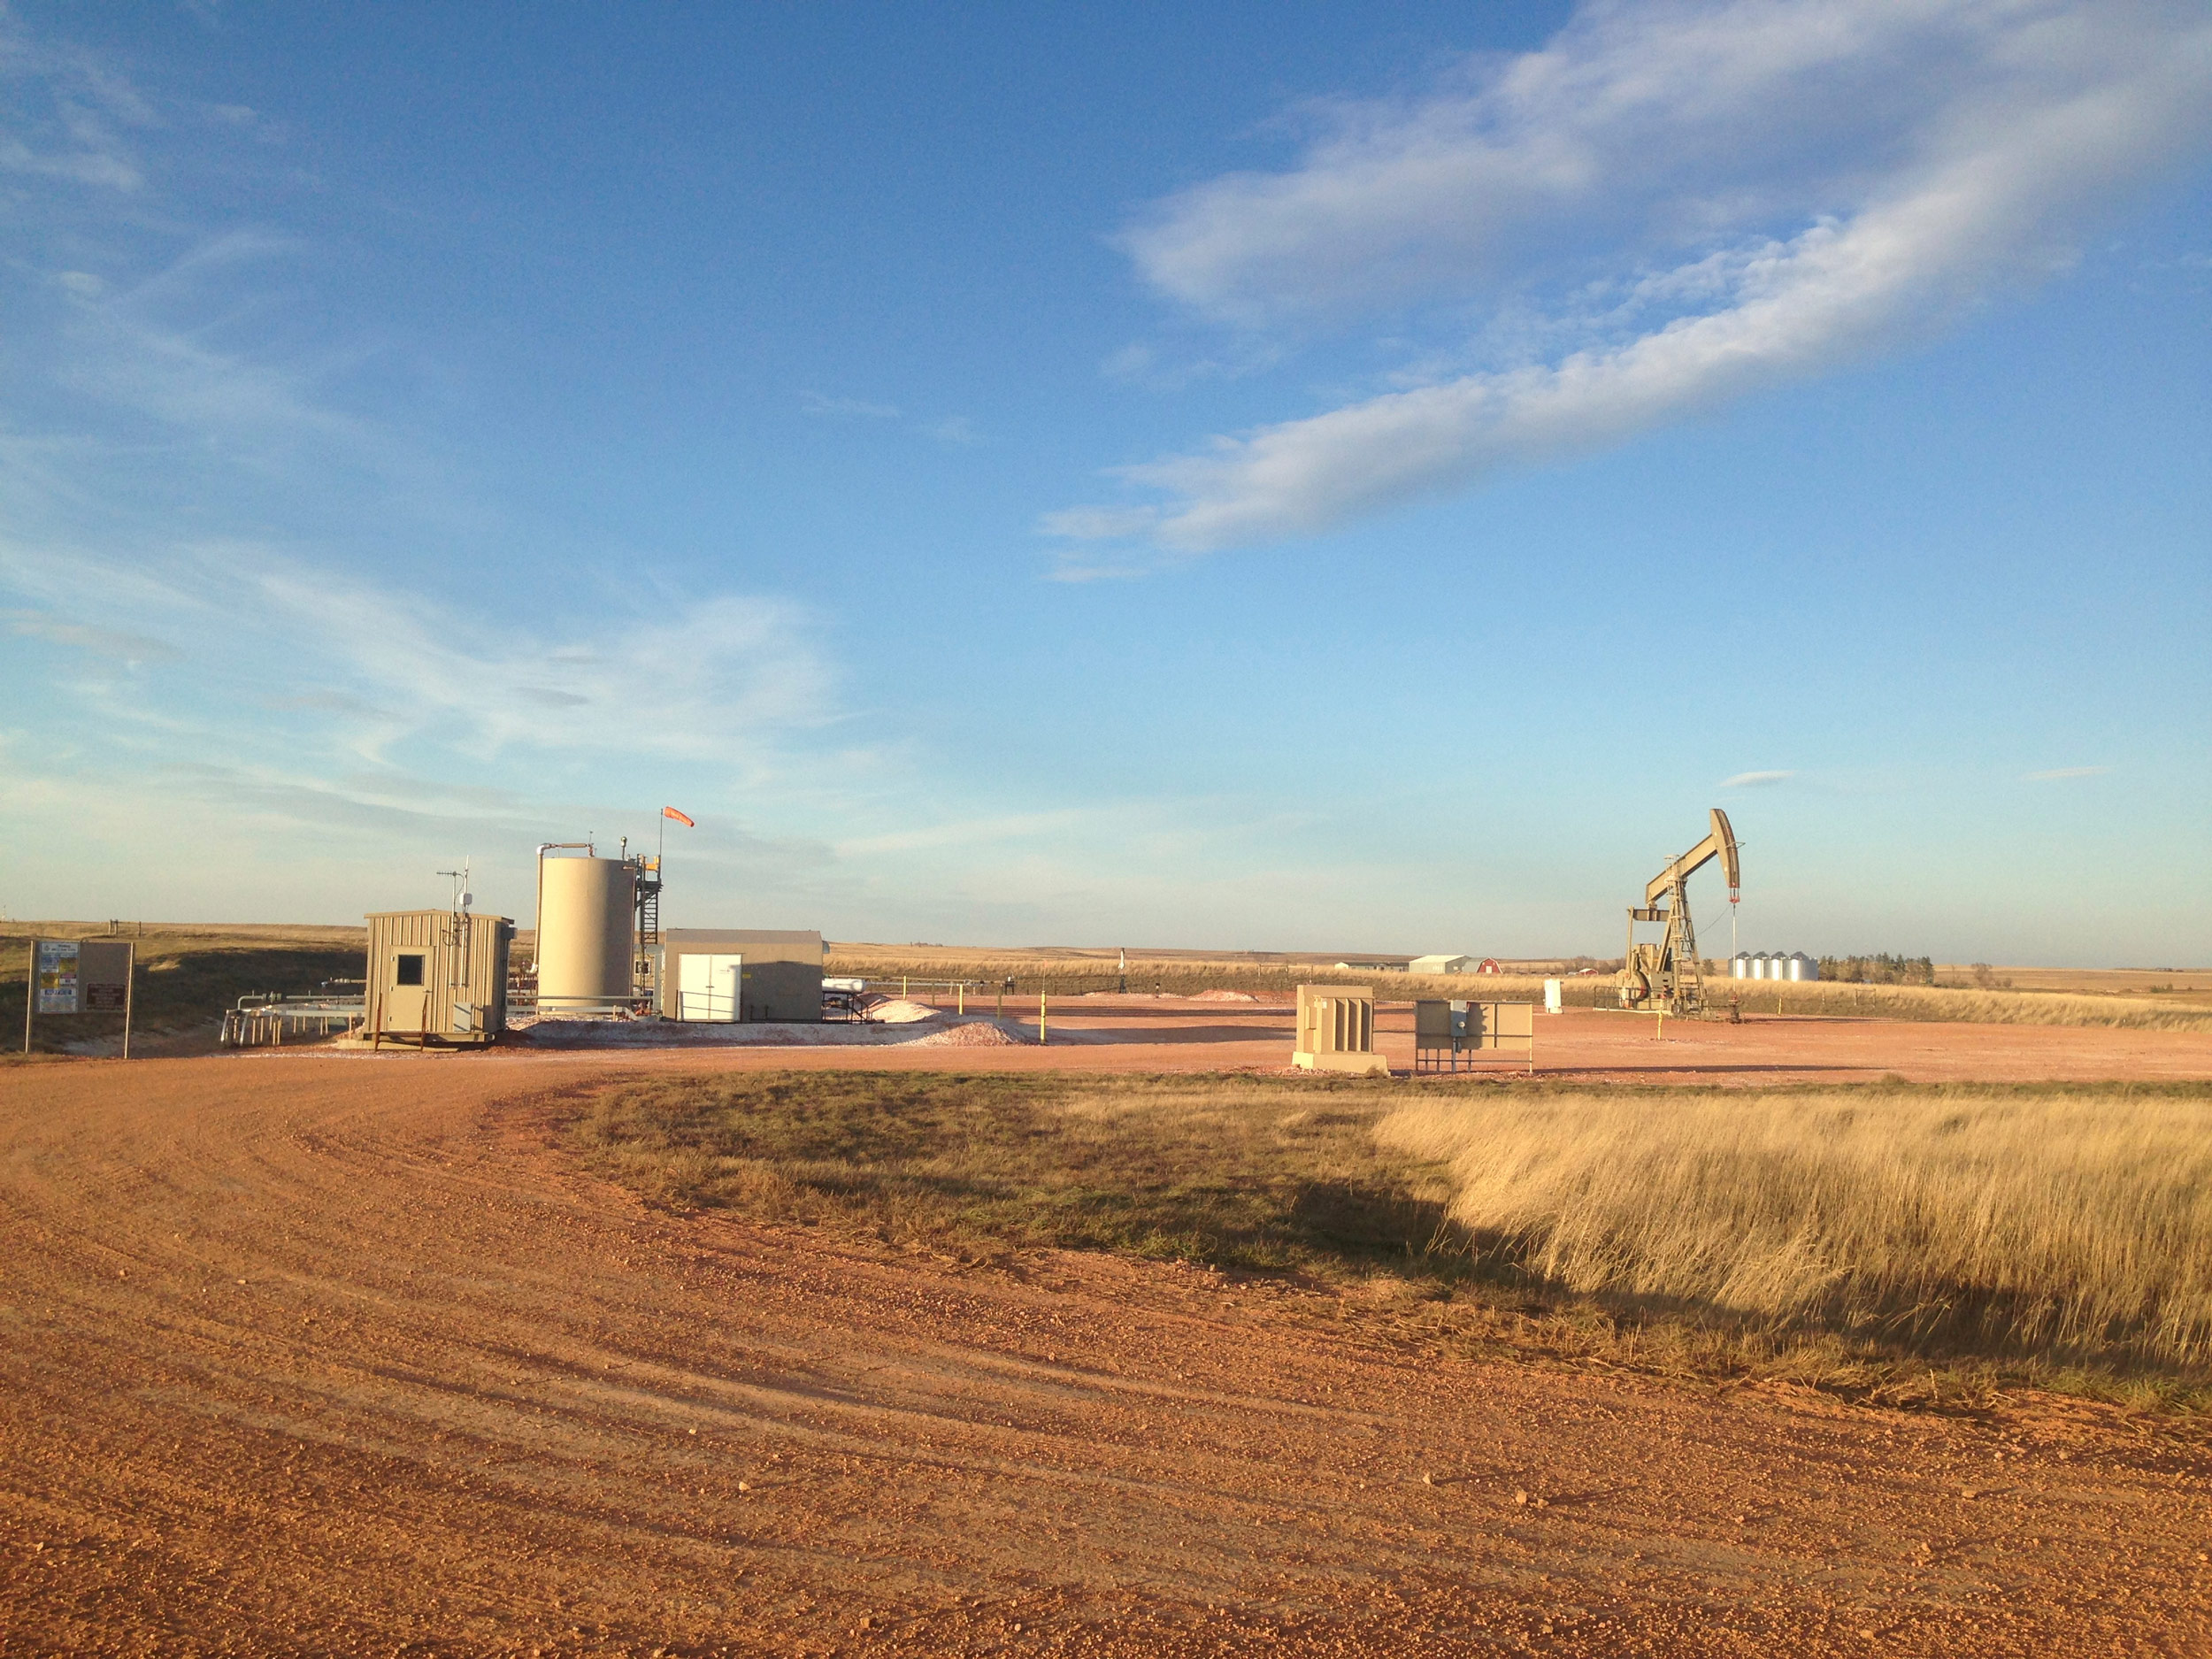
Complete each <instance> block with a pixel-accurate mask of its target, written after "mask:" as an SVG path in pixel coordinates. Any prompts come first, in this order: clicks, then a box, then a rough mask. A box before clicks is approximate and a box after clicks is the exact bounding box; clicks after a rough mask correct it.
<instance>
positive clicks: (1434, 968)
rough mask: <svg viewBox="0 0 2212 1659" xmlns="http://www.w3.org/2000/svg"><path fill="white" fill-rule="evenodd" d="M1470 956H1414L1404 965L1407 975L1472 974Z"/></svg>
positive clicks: (1473, 960) (1472, 964)
mask: <svg viewBox="0 0 2212 1659" xmlns="http://www.w3.org/2000/svg"><path fill="white" fill-rule="evenodd" d="M1474 971H1475V959H1474V958H1473V957H1472V956H1416V957H1415V958H1414V959H1413V960H1412V961H1411V962H1409V963H1407V964H1406V972H1408V973H1472V972H1474Z"/></svg>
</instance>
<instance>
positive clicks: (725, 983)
mask: <svg viewBox="0 0 2212 1659" xmlns="http://www.w3.org/2000/svg"><path fill="white" fill-rule="evenodd" d="M676 960H677V962H678V963H679V964H681V965H680V967H679V968H678V969H677V971H676V1018H678V1019H735V1018H737V1011H738V1005H737V990H738V984H739V976H740V975H741V974H742V973H743V972H744V971H745V958H744V957H742V956H679V957H677V958H676Z"/></svg>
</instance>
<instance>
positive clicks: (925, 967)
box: [826, 944, 2212, 1031]
mask: <svg viewBox="0 0 2212 1659" xmlns="http://www.w3.org/2000/svg"><path fill="white" fill-rule="evenodd" d="M826 971H827V972H831V973H836V974H849V975H855V976H864V977H867V978H870V979H898V978H900V977H902V976H911V977H913V978H915V979H971V980H977V981H980V982H983V983H985V984H987V985H990V986H998V985H1001V984H1002V983H1003V982H1004V981H1005V980H1006V979H1012V980H1013V981H1014V986H1013V989H1014V991H1015V993H1016V994H1017V995H1030V996H1033V995H1036V994H1037V993H1038V992H1040V991H1043V992H1046V993H1048V994H1049V995H1055V996H1076V995H1085V994H1087V993H1092V992H1106V991H1112V990H1115V989H1116V988H1118V987H1119V986H1121V985H1122V984H1123V983H1124V982H1125V983H1126V986H1127V988H1128V990H1129V991H1130V992H1132V993H1138V994H1142V993H1151V992H1155V991H1156V992H1158V993H1161V994H1163V995H1169V996H1190V995H1195V994H1197V993H1199V992H1202V991H1210V990H1233V991H1243V992H1247V993H1250V994H1253V995H1263V996H1273V997H1280V998H1283V999H1285V1000H1287V999H1288V998H1289V997H1290V995H1292V994H1293V993H1294V991H1295V990H1296V988H1297V987H1299V986H1300V985H1302V984H1316V983H1349V984H1358V985H1370V986H1372V987H1374V989H1375V993H1376V995H1378V996H1379V997H1381V998H1384V999H1386V1000H1391V1001H1397V1000H1410V999H1412V998H1415V997H1464V998H1484V999H1488V1000H1491V1001H1507V1002H1540V1001H1541V1000H1542V999H1543V995H1544V978H1545V976H1543V975H1540V974H1529V973H1504V974H1405V973H1396V972H1381V973H1373V972H1368V973H1363V972H1356V971H1351V970H1339V969H1337V968H1335V967H1333V965H1331V964H1326V963H1318V962H1304V963H1299V962H1294V961H1284V960H1271V959H1263V958H1258V957H1255V956H1218V957H1206V956H1196V955H1190V956H1134V955H1133V956H1131V957H1130V958H1129V967H1128V970H1127V972H1126V973H1124V972H1120V971H1119V970H1118V967H1117V965H1116V961H1115V957H1114V956H1113V953H1111V952H1103V953H1087V954H1084V955H1080V956H1075V955H1050V954H1047V953H1043V952H1019V953H1017V952H988V951H981V950H951V949H924V948H920V947H914V946H903V947H901V946H878V945H859V944H837V945H833V946H832V947H831V949H830V953H829V958H828V965H827V969H826ZM2003 972H2004V973H2005V974H2006V975H2009V976H2014V977H2015V978H2016V979H2017V978H2019V977H2020V976H2026V975H2030V974H2032V972H2045V973H2047V975H2048V976H2049V978H2050V979H2051V982H2052V985H2053V987H2057V986H2061V985H2066V986H2071V985H2073V984H2076V983H2077V982H2080V983H2085V984H2094V983H2096V982H2095V981H2094V980H2093V979H2087V978H2086V977H2085V976H2086V975H2087V972H2088V971H2061V970H2055V969H2054V970H2047V971H2032V970H2027V969H2009V968H2008V969H2006V970H2004V971H2003ZM2189 978H2190V976H2187V975H2180V976H2175V975H2164V976H2161V977H2154V978H2152V979H2148V980H2147V981H2145V982H2144V986H2147V985H2148V984H2164V983H2166V982H2167V981H2168V980H2169V979H2182V980H2187V979H2189ZM2122 982H2124V983H2125V984H2126V985H2128V986H2130V987H2135V991H2134V994H2123V993H2122V992H2120V991H2116V990H2113V991H2105V990H2086V989H2085V990H2066V989H2058V988H2049V989H2044V988H2021V987H2018V986H2016V987H2015V988H2013V989H2010V990H2006V989H1996V990H1983V989H1979V988H1977V987H1971V986H1919V985H1847V984H1839V983H1828V982H1824V981H1815V982H1810V983H1802V984H1786V983H1769V982H1767V981H1765V980H1751V979H1728V978H1727V977H1725V972H1723V973H1722V974H1720V975H1719V976H1717V977H1714V978H1711V979H1708V981H1707V988H1708V993H1709V996H1710V997H1711V999H1712V1000H1713V1001H1714V1002H1716V1003H1717V1004H1718V1005H1721V1006H1725V1005H1726V1003H1727V1002H1729V1001H1730V1000H1731V999H1734V1000H1736V1001H1738V1002H1740V1004H1741V1006H1742V1007H1743V1009H1744V1010H1745V1011H1747V1012H1756V1013H1762V1014H1774V1013H1788V1014H1796V1015H1808V1014H1809V1015H1827V1016H1831V1017H1833V1018H1855V1019H1909V1020H1950V1021H1963V1022H1970V1023H1982V1024H1991V1025H2107V1026H2114V1027H2118V1028H2122V1029H2130V1030H2143V1031H2212V1005H2208V1002H2212V997H2208V998H2207V1000H2204V1001H2200V1000H2197V999H2196V998H2195V996H2194V994H2193V993H2192V994H2185V991H2184V990H2177V991H2176V992H2175V993H2174V994H2172V995H2165V994H2162V993H2153V992H2151V991H2149V990H2147V988H2144V986H2139V985H2138V984H2137V978H2136V976H2125V977H2124V980H2123V981H2122ZM1561 993H1562V997H1563V1002H1564V1003H1565V1005H1566V1006H1567V1007H1569V1008H1613V1007H1617V1006H1618V1005H1619V999H1618V995H1617V992H1616V991H1615V988H1614V984H1613V977H1612V975H1611V974H1610V973H1604V972H1600V973H1589V974H1582V975H1578V976H1570V977H1566V978H1564V979H1562V981H1561Z"/></svg>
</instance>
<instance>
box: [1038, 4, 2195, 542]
mask: <svg viewBox="0 0 2212 1659" xmlns="http://www.w3.org/2000/svg"><path fill="white" fill-rule="evenodd" d="M1317 119H1319V120H1320V121H1321V123H1322V126H1323V131H1322V133H1321V134H1320V135H1319V136H1318V137H1317V138H1316V139H1315V140H1314V141H1313V142H1311V143H1310V146H1309V147H1308V149H1307V151H1306V153H1305V155H1304V157H1303V158H1302V161H1301V162H1300V164H1299V165H1297V166H1295V167H1294V168H1292V169H1290V170H1289V171H1287V172H1284V173H1237V174H1233V175H1229V176H1227V177H1224V178H1220V179H1216V180H1211V181H1210V182H1208V183H1205V184H1202V185H1200V186H1197V187H1195V188H1192V189H1190V190H1187V191H1185V192H1182V193H1180V194H1179V195H1177V196H1172V197H1170V198H1168V199H1167V200H1166V201H1164V202H1163V203H1161V204H1158V205H1157V206H1156V208H1155V209H1154V210H1153V211H1151V212H1150V213H1149V214H1148V215H1147V216H1145V217H1144V218H1143V219H1141V221H1140V222H1139V223H1138V224H1136V225H1135V226H1134V227H1132V228H1131V229H1130V230H1129V231H1128V233H1127V234H1125V237H1124V239H1123V245H1124V247H1125V249H1126V250H1127V251H1128V252H1129V254H1130V256H1131V257H1132V258H1133V260H1134V261H1135V262H1136V264H1137V265H1138V268H1139V269H1140V270H1141V272H1142V273H1143V274H1144V275H1145V277H1146V278H1147V279H1148V280H1149V281H1150V282H1151V283H1152V284H1153V285H1154V287H1155V288H1157V289H1158V290H1159V291H1160V292H1161V293H1162V294H1164V296H1168V297H1169V298H1171V299H1172V300H1174V301H1176V302H1179V303H1181V304H1182V305H1184V306H1187V307H1189V308H1191V309H1192V310H1194V311H1197V312H1199V313H1202V314H1203V315H1205V316H1208V317H1211V318H1213V319H1217V320H1218V321H1220V322H1223V323H1225V324H1228V325H1230V326H1234V327H1238V328H1241V329H1245V330H1248V331H1249V330H1279V329H1283V328H1286V327H1296V328H1305V329H1310V328H1314V327H1318V326H1329V325H1331V324H1332V323H1333V322H1337V321H1341V320H1345V319H1371V318H1374V317H1377V316H1389V317H1400V316H1403V315H1405V314H1407V312H1408V308H1412V311H1413V313H1414V314H1416V315H1423V314H1429V311H1431V310H1432V311H1433V314H1434V315H1435V316H1436V317H1441V318H1455V317H1456V318H1463V317H1465V316H1466V315H1467V314H1468V313H1469V311H1470V310H1472V311H1473V312H1474V313H1475V314H1476V315H1477V316H1479V317H1487V318H1491V319H1496V318H1497V317H1499V316H1501V315H1503V314H1506V313H1509V312H1515V311H1519V312H1524V313H1528V314H1529V315H1531V316H1532V318H1533V319H1534V320H1533V322H1532V324H1530V325H1528V326H1520V327H1517V329H1516V330H1515V331H1514V333H1515V334H1516V337H1517V339H1518V340H1519V341H1520V342H1522V343H1523V345H1524V346H1525V348H1526V349H1528V350H1529V352H1530V356H1529V357H1527V358H1525V360H1521V361H1504V362H1497V363H1492V364H1486V365H1478V366H1473V367H1471V369H1469V370H1468V371H1467V372H1463V373H1462V372H1452V371H1450V370H1448V369H1445V370H1442V371H1441V372H1440V369H1439V367H1438V365H1440V364H1443V363H1448V360H1449V357H1450V356H1451V353H1449V352H1448V351H1447V352H1444V353H1437V352H1434V351H1433V350H1425V351H1423V352H1421V353H1417V354H1414V357H1415V362H1416V364H1417V365H1422V364H1426V365H1428V366H1427V367H1425V368H1424V367H1420V366H1417V367H1416V368H1415V370H1414V372H1413V376H1412V378H1414V379H1415V380H1417V381H1418V382H1420V383H1417V384H1412V385H1409V386H1404V387H1403V388H1402V389H1393V390H1388V391H1384V392H1381V393H1380V394H1379V395H1377V396H1369V397H1365V398H1361V399H1358V400H1356V401H1354V402H1351V403H1346V404H1344V405H1343V406H1341V407H1339V408H1336V409H1333V410H1330V411H1326V412H1324V413H1321V414H1317V415H1313V416H1310V417H1306V418H1302V419H1291V420H1286V421H1283V422H1280V423H1279V424H1276V425H1271V426H1263V427H1260V428H1258V429H1257V430H1256V431H1252V432H1248V433H1245V434H1238V435H1230V436H1220V437H1217V438H1215V439H1213V440H1212V441H1211V442H1210V443H1209V444H1208V445H1206V446H1205V447H1204V448H1203V449H1200V450H1197V451H1195V452H1193V453H1190V454H1186V455H1179V456H1172V457H1167V458H1164V459H1162V460H1158V461H1154V462H1148V463H1146V464H1143V465H1135V466H1129V467H1125V468H1121V469H1118V476H1119V477H1120V478H1122V479H1123V480H1125V482H1127V483H1128V484H1130V485H1133V486H1134V487H1136V488H1138V489H1139V490H1141V491H1142V492H1144V493H1146V494H1148V495H1152V496H1154V497H1156V499H1155V500H1153V501H1151V502H1149V503H1143V504H1140V505H1136V506H1122V507H1118V508H1112V509H1105V510H1100V509H1077V510H1072V511H1063V512H1060V513H1056V514H1053V515H1050V516H1049V517H1048V518H1047V519H1046V520H1045V521H1044V525H1043V527H1044V529H1045V530H1046V531H1047V532H1048V533H1049V534H1055V535H1060V536H1071V537H1077V538H1087V537H1095V536H1127V535H1132V534H1142V535H1147V536H1149V537H1151V538H1153V539H1155V540H1156V541H1159V542H1161V543H1164V544H1165V545H1169V546H1172V547H1178V548H1183V549H1207V548H1214V547H1220V546H1225V545H1228V544H1232V543H1236V542H1247V541H1261V540H1266V539H1270V538H1274V537H1281V536H1286V535H1295V534H1308V533H1311V532H1315V531H1318V530H1321V529H1324V528H1326V527H1328V526H1333V525H1335V524H1338V523H1340V522H1342V521H1344V520H1346V519H1348V518H1353V517H1356V516H1357V515H1360V514H1362V513H1366V512H1371V511H1379V510H1382V509H1385V508H1388V507H1390V506H1393V505H1395V504H1397V503H1402V502H1404V501H1407V500H1409V499H1411V498H1414V497H1417V496H1420V495H1426V494H1431V493H1433V492H1437V491H1440V490H1445V489H1449V488H1458V487H1463V486H1464V485H1466V484H1467V483H1469V482H1471V481H1472V480H1478V479H1479V478H1481V477H1483V476H1484V475H1486V473H1489V472H1494V471H1495V470H1496V469H1499V468H1501V467H1505V466H1509V465H1518V464H1526V463H1530V462H1535V461H1540V460H1543V459H1546V458H1548V457H1555V456H1560V455H1563V454H1567V453H1571V452H1573V451H1577V450H1582V449H1589V448H1591V447H1593V446H1596V445H1602V444H1605V443H1609V442H1617V441H1619V440H1621V439H1624V438H1625V437H1627V436H1629V435H1631V434H1634V433H1637V432H1640V431H1642V430H1645V429H1647V428H1649V427H1651V426H1656V425H1659V424H1662V423H1664V422H1666V421H1669V420H1671V419H1678V418H1680V417H1682V416H1684V415H1685V414H1687V413H1690V412H1693V411H1698V410H1701V409H1705V408H1709V407H1710V406H1712V405H1714V404H1716V403H1721V402H1724V401H1725V400H1728V399H1731V398H1734V397H1738V396H1743V395H1745V394H1747V393H1749V392H1752V391H1755V390H1756V389H1758V388H1763V387H1766V386H1770V385H1773V384H1775V383H1777V382H1779V381H1782V380H1789V379H1792V378H1795V377H1799V376H1803V375H1807V374H1811V373H1818V372H1821V371H1823V370H1824V369H1828V368H1830V367H1832V366H1834V365H1839V364H1841V363H1844V362H1847V361H1849V360H1852V359H1854V358H1857V357H1864V356H1866V355H1868V354H1870V353H1874V352H1878V351H1879V350H1881V349H1885V348H1887V347H1889V346H1892V345H1893V344H1895V343H1897V342H1901V341H1903V340H1908V339H1910V338H1913V337H1915V336H1916V335H1918V334H1923V333H1924V332H1926V331H1928V330H1930V329H1932V328H1935V327H1938V326H1941V325H1942V324H1943V323H1944V322H1945V321H1946V320H1947V319H1950V318H1952V317H1954V316H1955V315H1956V314H1958V312H1959V311H1961V310H1962V308H1965V307H1968V306H1970V305H1972V304H1973V303H1977V302H1978V301H1979V300H1980V299H1982V298H1983V297H1985V296H1987V295H1988V294H1990V293H1991V292H1993V290H1994V289H1996V288H2000V287H2001V286H2002V285H2004V284H2006V283H2008V282H2016V281H2021V280H2032V279H2034V278H2036V277H2038V276H2040V275H2043V274H2046V273H2048V272H2050V271H2051V270H2053V269H2055V268H2057V267H2059V266H2062V265H2063V264H2064V263H2065V262H2066V260H2067V259H2068V258H2069V257H2070V250H2071V248H2072V245H2073V242H2074V239H2075V237H2076V236H2077V235H2078V234H2079V232H2080V230H2081V228H2082V227H2083V226H2084V225H2085V224H2086V223H2087V222H2089V221H2090V220H2091V219H2093V217H2094V216H2095V214H2096V213H2097V212H2098V211H2101V209H2102V208H2104V207H2105V206H2106V204H2108V203H2109V202H2110V200H2111V199H2112V198H2113V196H2115V195H2116V193H2118V192H2121V191H2123V190H2124V189H2125V188H2127V187H2129V186H2130V185H2131V184H2132V183H2133V182H2135V181H2136V180H2138V179H2139V178H2140V177H2142V176H2143V175H2145V174H2146V173H2149V172H2151V171H2153V170H2154V169H2156V168H2158V167H2160V166H2161V165H2164V164H2167V163H2169V162H2171V161H2173V160H2175V159H2177V157H2183V156H2185V155H2188V154H2191V153H2193V152H2195V151H2196V150H2200V149H2201V148H2202V146H2203V145H2204V142H2205V140H2206V136H2207V133H2208V128H2212V19H2208V17H2207V16H2206V14H2205V13H2204V12H2203V11H2202V9H2201V8H2200V7H2198V6H2193V5H2185V4H2158V3H2157V0H2150V3H2148V4H2116V5H2099V6H2085V5H2068V4H2062V3H2061V0H2010V3H2008V4H1988V5H1978V6H1962V5H1957V4H1942V3H1939V0H1898V3H1897V4H1863V3H1861V0H1786V3H1783V4H1777V3H1776V0H1659V3H1656V4H1591V5H1588V6H1586V8H1585V10H1584V11H1583V12H1581V13H1580V14H1578V17H1577V18H1576V19H1575V20H1574V21H1573V22H1572V23H1571V24H1570V25H1569V26H1568V27H1567V28H1565V29H1564V30H1563V31H1562V32H1561V34H1560V35H1558V36H1557V37H1556V38H1555V40H1554V41H1553V42H1551V43H1550V45H1548V47H1546V48H1545V49H1544V50H1541V51H1538V52H1532V53H1526V54H1523V55H1521V56H1519V57H1516V58H1508V59H1504V60H1495V59H1485V60H1481V61H1478V62H1475V63H1472V64H1470V65H1466V66H1464V67H1463V68H1462V69H1461V70H1460V71H1459V72H1457V73H1455V74H1454V75H1453V76H1451V77H1450V78H1449V79H1448V81H1446V82H1445V83H1444V84H1443V85H1441V86H1439V87H1436V88H1432V89H1431V90H1430V91H1429V92H1427V93H1426V94H1425V95H1423V96H1418V97H1413V98H1409V99H1405V100H1401V101H1396V102H1386V103H1379V104H1339V105H1334V106H1325V107H1323V108H1322V109H1321V110H1319V111H1317ZM1425 308H1426V309H1425ZM1478 333H1479V330H1478ZM1482 346H1483V342H1481V341H1480V340H1479V339H1478V340H1477V341H1475V342H1471V343H1465V344H1463V350H1466V351H1478V352H1479V349H1481V348H1482Z"/></svg>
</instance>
